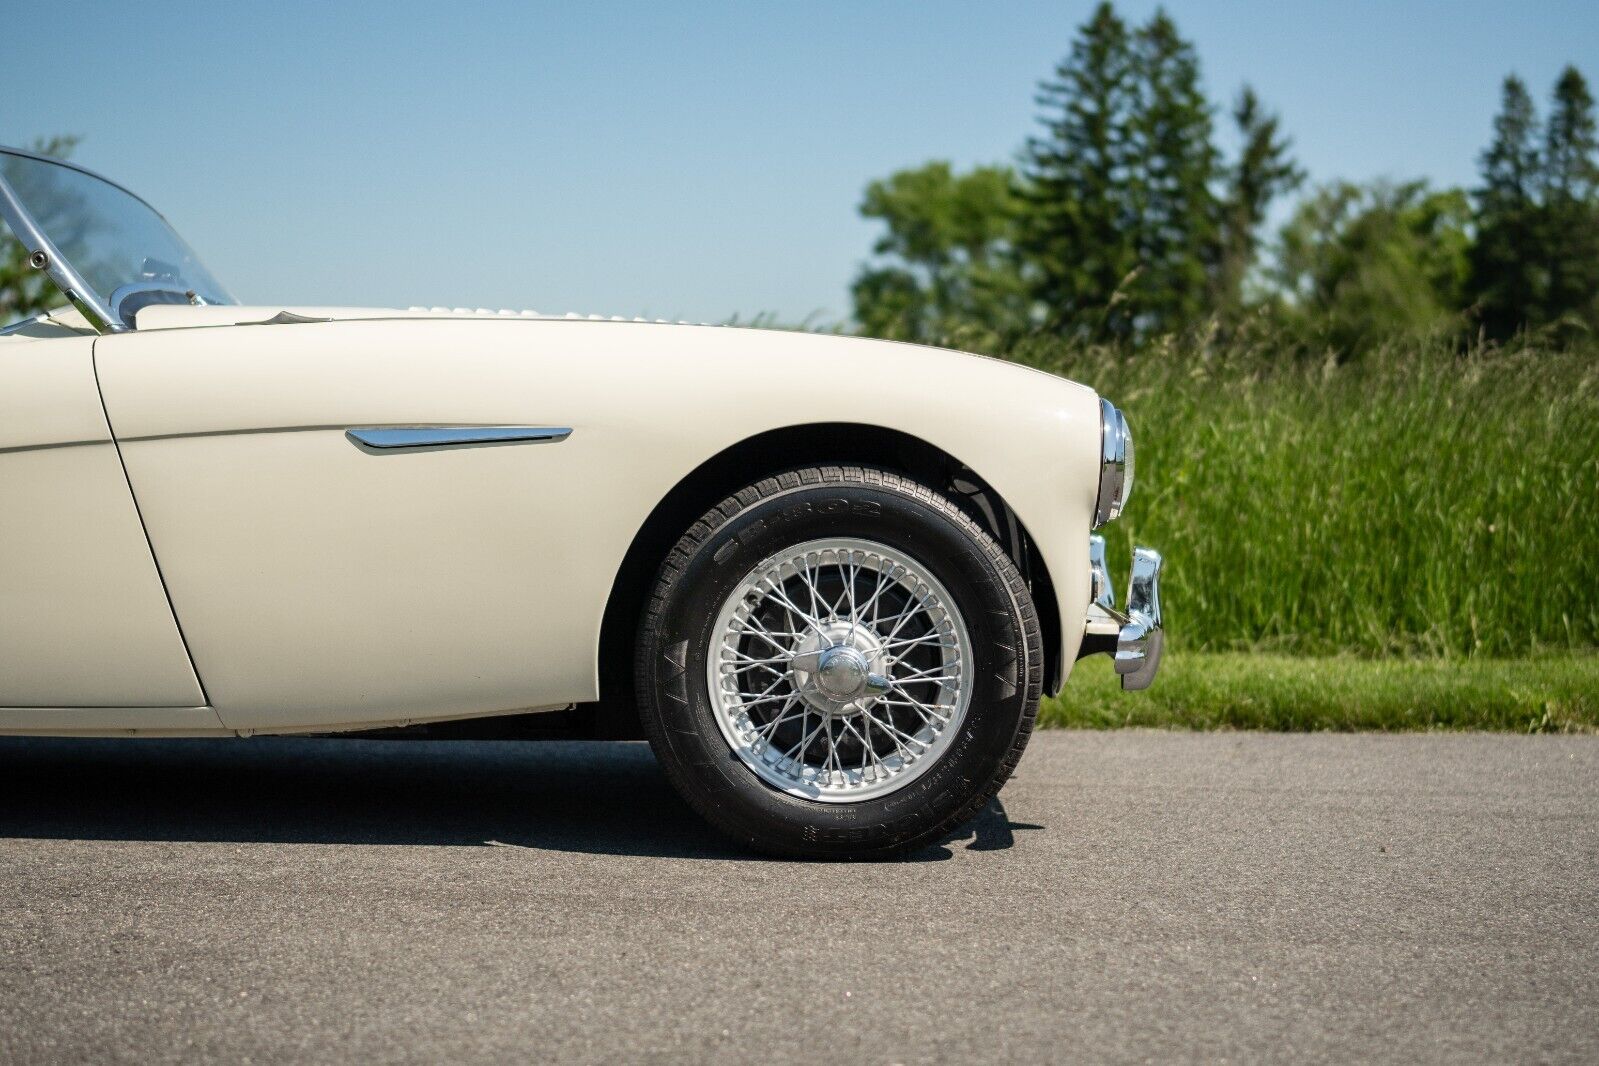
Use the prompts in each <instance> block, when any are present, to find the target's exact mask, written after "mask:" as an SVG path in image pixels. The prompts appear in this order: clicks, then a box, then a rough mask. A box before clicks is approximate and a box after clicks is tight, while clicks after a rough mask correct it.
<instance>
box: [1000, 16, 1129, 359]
mask: <svg viewBox="0 0 1599 1066" xmlns="http://www.w3.org/2000/svg"><path fill="white" fill-rule="evenodd" d="M1135 73H1136V72H1135V60H1134V55H1133V48H1132V39H1131V35H1130V33H1129V31H1128V29H1127V25H1126V23H1124V22H1123V21H1122V19H1121V17H1120V16H1119V15H1117V14H1116V10H1115V8H1114V7H1112V5H1111V4H1109V3H1108V2H1107V3H1101V4H1100V5H1099V7H1097V8H1096V9H1095V10H1094V13H1093V15H1092V16H1091V17H1090V18H1089V20H1088V21H1087V22H1086V23H1084V24H1083V25H1082V26H1081V27H1080V28H1079V29H1078V32H1077V38H1076V40H1074V41H1073V42H1072V47H1071V53H1070V54H1069V55H1068V56H1067V58H1066V59H1065V60H1063V61H1062V62H1061V63H1060V64H1059V65H1058V66H1057V67H1056V68H1055V71H1054V76H1053V77H1052V78H1050V79H1048V80H1046V81H1044V82H1043V83H1042V84H1041V85H1040V86H1039V91H1038V96H1037V103H1038V106H1039V108H1040V109H1041V111H1042V114H1041V115H1040V116H1039V121H1040V123H1041V124H1042V125H1043V127H1044V133H1043V135H1041V136H1037V137H1034V138H1031V139H1030V140H1029V141H1028V144H1027V148H1026V167H1025V175H1026V179H1027V186H1026V187H1027V196H1028V206H1027V214H1026V226H1025V230H1024V234H1023V242H1022V250H1023V253H1024V255H1025V257H1026V259H1027V262H1028V265H1029V267H1030V268H1031V276H1032V282H1033V284H1032V291H1033V295H1034V297H1035V298H1036V299H1037V300H1038V301H1039V303H1040V304H1041V305H1042V307H1043V309H1044V316H1045V325H1046V327H1047V328H1048V329H1050V330H1051V331H1053V332H1057V333H1086V334H1092V335H1096V336H1108V337H1128V336H1131V335H1132V332H1133V326H1134V319H1135V315H1136V312H1135V309H1134V308H1133V307H1132V306H1131V305H1130V304H1129V303H1128V302H1127V301H1126V300H1125V299H1124V298H1123V297H1124V284H1126V283H1128V282H1129V281H1130V280H1132V278H1133V275H1134V272H1135V269H1136V267H1137V266H1138V242H1137V240H1136V235H1135V233H1134V226H1135V225H1136V222H1137V218H1138V209H1139V206H1140V203H1139V196H1138V194H1137V191H1136V190H1135V189H1134V188H1133V185H1132V180H1133V172H1134V169H1135V163H1136V153H1137V148H1136V146H1135V144H1134V134H1133V122H1134V115H1135V110H1136V107H1137V101H1138V85H1137V82H1136V77H1135Z"/></svg>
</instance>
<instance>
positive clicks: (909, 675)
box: [635, 467, 1043, 858]
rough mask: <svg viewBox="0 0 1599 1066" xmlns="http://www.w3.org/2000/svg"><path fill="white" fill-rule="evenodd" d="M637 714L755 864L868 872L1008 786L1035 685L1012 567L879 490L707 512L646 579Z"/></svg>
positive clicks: (973, 526)
mask: <svg viewBox="0 0 1599 1066" xmlns="http://www.w3.org/2000/svg"><path fill="white" fill-rule="evenodd" d="M637 655H638V660H637V668H636V670H635V676H636V678H637V682H638V690H639V691H638V696H639V706H640V708H641V711H642V714H643V719H644V727H645V730H646V733H647V734H648V736H649V738H650V744H651V746H652V747H653V748H654V750H655V752H656V755H657V756H658V757H659V759H660V760H661V763H662V765H663V766H664V767H665V769H666V773H667V776H668V777H669V778H670V779H671V781H672V783H673V784H674V785H675V786H676V787H677V789H678V791H679V792H681V793H682V795H683V796H684V798H685V799H687V800H688V802H689V803H690V804H692V805H693V806H694V807H695V808H696V809H697V810H698V811H699V812H700V813H701V814H703V815H704V816H705V817H706V818H707V819H708V820H710V821H711V822H712V823H713V824H714V825H716V826H717V827H719V828H720V829H722V830H724V831H725V832H727V833H729V834H731V835H732V836H734V837H735V838H737V839H739V840H741V841H743V842H745V843H747V844H749V845H751V846H753V847H756V848H759V849H761V850H764V851H768V852H772V853H775V854H780V855H789V856H801V857H809V858H868V857H878V856H884V855H888V854H891V853H895V852H900V851H905V850H909V849H912V848H915V847H918V846H921V845H924V844H928V843H931V842H933V841H934V840H936V839H938V838H939V837H940V836H941V835H943V834H945V833H947V832H948V831H949V830H951V829H953V828H955V827H956V826H958V825H959V824H961V823H962V822H964V821H966V820H967V819H968V818H970V817H972V816H973V815H975V814H976V813H977V812H978V811H979V810H980V809H981V808H982V807H983V805H984V804H986V803H987V802H988V801H989V800H990V799H991V798H992V797H993V796H994V794H995V793H996V792H998V791H999V788H1000V786H1001V785H1003V784H1004V783H1005V780H1006V779H1007V778H1008V777H1009V776H1010V774H1011V771H1012V770H1014V769H1015V766H1016V762H1017V760H1018V759H1020V758H1021V754H1022V750H1023V748H1024V747H1025V746H1026V743H1027V739H1028V737H1029V735H1030V734H1031V733H1032V728H1033V720H1034V717H1035V716H1036V714H1037V710H1038V697H1039V688H1040V684H1041V680H1042V676H1043V649H1042V642H1041V638H1040V635H1039V627H1038V618H1037V614H1036V612H1035V611H1034V609H1033V603H1032V599H1031V597H1030V596H1029V595H1028V592H1027V588H1026V585H1025V583H1024V581H1023V580H1022V577H1021V575H1020V574H1019V573H1018V572H1017V570H1016V567H1015V566H1014V564H1013V563H1012V562H1011V560H1010V559H1009V558H1008V557H1007V556H1006V555H1005V553H1004V552H1003V551H1002V550H1001V549H1000V548H999V546H998V545H997V544H995V543H994V541H993V539H992V538H990V537H989V536H988V535H987V534H986V533H985V532H984V531H983V530H982V528H981V527H979V526H978V525H977V523H976V522H974V521H973V520H972V519H971V518H970V517H969V516H967V515H966V514H965V513H964V512H962V511H961V510H960V509H959V508H958V507H956V506H955V505H954V504H952V503H950V502H949V501H948V500H946V499H944V498H943V497H942V496H940V495H938V494H937V493H935V492H933V491H932V490H930V489H928V488H926V487H925V486H922V485H919V484H917V483H915V482H913V481H909V480H907V479H905V478H902V477H899V476H897V475H895V474H890V473H885V472H882V471H877V470H870V469H866V470H862V469H858V468H853V467H843V468H837V467H824V468H819V469H806V470H797V471H793V472H791V473H786V474H782V475H779V476H777V477H773V478H767V479H765V480H763V481H760V482H759V483H757V484H755V485H752V486H750V487H749V488H746V489H744V490H742V491H741V492H739V493H737V494H736V495H734V496H732V497H730V498H729V499H727V500H724V501H723V502H722V503H721V504H719V505H718V506H717V507H715V508H713V509H712V510H711V511H710V512H708V513H707V514H706V515H705V516H704V517H703V518H701V519H700V520H699V521H698V522H696V523H695V524H694V526H693V527H692V528H691V529H690V530H689V531H688V532H687V533H686V534H684V536H683V538H682V539H681V540H680V541H679V542H678V543H677V545H676V547H674V548H673V549H672V551H671V553H670V554H669V555H668V556H667V559H666V561H665V562H664V563H663V564H662V566H661V570H660V574H659V577H658V578H657V581H656V586H655V590H654V593H653V595H652V597H651V599H650V602H649V606H648V607H647V609H646V611H645V613H644V617H643V619H642V622H641V625H640V631H639V639H638V645H637Z"/></svg>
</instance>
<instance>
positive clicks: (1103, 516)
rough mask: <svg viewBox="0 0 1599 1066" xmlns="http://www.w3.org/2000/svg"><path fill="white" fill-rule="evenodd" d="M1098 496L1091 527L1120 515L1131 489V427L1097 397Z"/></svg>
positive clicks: (1122, 415) (1108, 404) (1098, 525)
mask: <svg viewBox="0 0 1599 1066" xmlns="http://www.w3.org/2000/svg"><path fill="white" fill-rule="evenodd" d="M1099 436H1100V464H1099V497H1098V499H1097V500H1096V501H1095V503H1094V528H1096V529H1097V528H1099V527H1100V526H1102V525H1104V524H1105V523H1106V522H1112V521H1114V520H1115V519H1116V518H1117V517H1119V516H1120V515H1121V513H1122V511H1123V509H1125V508H1126V506H1127V498H1128V497H1129V496H1131V495H1132V492H1133V431H1132V429H1131V428H1130V427H1129V426H1128V425H1127V416H1126V415H1124V414H1122V413H1121V411H1119V410H1118V409H1117V407H1116V405H1115V404H1113V403H1111V402H1110V401H1109V400H1107V399H1105V398H1104V397H1103V396H1101V397H1100V398H1099Z"/></svg>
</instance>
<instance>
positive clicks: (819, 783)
mask: <svg viewBox="0 0 1599 1066" xmlns="http://www.w3.org/2000/svg"><path fill="white" fill-rule="evenodd" d="M716 632H717V634H718V637H717V641H718V643H717V647H716V648H715V649H714V651H713V654H712V655H711V656H710V659H709V669H708V676H707V681H708V683H709V685H710V686H711V696H712V701H713V706H714V708H715V711H716V720H717V726H718V728H719V729H720V730H721V732H722V734H723V736H724V737H725V738H726V739H727V741H728V743H729V745H730V746H731V747H732V749H733V750H734V752H735V753H736V754H737V755H738V756H739V758H740V759H741V760H742V761H743V762H744V763H745V764H746V765H748V766H749V767H750V768H751V769H752V770H754V771H755V772H756V773H757V774H758V775H759V776H760V777H762V778H763V779H765V780H766V781H767V783H769V784H771V785H773V786H775V787H777V788H780V789H782V790H784V791H786V792H789V793H791V794H794V795H797V796H802V797H804V798H807V799H812V800H818V801H822V802H851V801H857V800H862V799H867V798H870V797H872V796H875V795H881V794H883V793H886V792H890V791H893V790H894V789H896V788H900V787H903V786H904V785H906V784H908V783H909V782H910V781H911V780H913V779H914V778H915V777H917V776H918V775H920V773H921V772H922V771H923V770H925V769H926V768H927V767H928V766H930V765H932V763H933V762H934V761H936V759H937V757H938V755H939V754H941V753H942V751H943V750H944V749H945V748H947V747H948V746H949V744H950V743H951V741H952V740H953V738H954V737H955V736H956V735H957V733H958V726H959V720H960V718H961V717H962V716H963V715H964V713H965V708H966V704H967V702H968V701H969V698H970V692H969V683H968V681H967V680H966V678H967V677H968V675H969V674H970V670H971V667H970V664H969V662H968V660H969V658H970V648H971V644H970V639H969V637H968V636H967V633H966V629H965V625H964V622H963V621H962V619H961V617H960V613H959V611H958V610H956V608H955V604H954V602H953V600H952V599H951V598H950V595H949V593H948V592H947V591H946V590H945V589H944V588H943V586H942V585H941V584H939V583H938V581H937V579H936V578H934V577H933V576H932V574H931V573H929V572H928V571H927V569H926V568H925V567H923V566H922V565H921V564H920V563H918V562H917V561H916V560H914V559H911V558H909V557H907V556H904V555H903V554H901V553H899V552H898V551H897V550H896V549H891V548H888V547H886V546H885V545H882V544H878V543H875V542H871V541H859V540H842V539H841V540H836V541H812V542H810V543H807V544H803V545H799V546H796V547H795V548H793V549H791V550H789V551H785V552H780V553H778V554H777V555H774V556H772V557H770V558H768V559H766V560H764V561H763V562H762V563H760V565H758V566H756V567H755V568H754V569H753V570H751V571H750V573H749V574H748V575H747V576H746V577H745V578H744V580H743V581H742V582H740V583H739V584H738V585H737V586H736V588H735V589H734V590H733V591H732V593H731V594H730V595H729V596H728V598H727V599H726V601H725V602H724V605H723V609H722V612H721V616H720V618H719V619H718V621H717V626H716Z"/></svg>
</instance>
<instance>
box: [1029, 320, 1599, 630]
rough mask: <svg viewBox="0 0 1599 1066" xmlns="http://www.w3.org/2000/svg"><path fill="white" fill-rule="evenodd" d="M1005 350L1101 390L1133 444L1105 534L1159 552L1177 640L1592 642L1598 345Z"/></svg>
mask: <svg viewBox="0 0 1599 1066" xmlns="http://www.w3.org/2000/svg"><path fill="white" fill-rule="evenodd" d="M1013 357H1015V358H1018V359H1019V360H1020V361H1025V362H1030V363H1032V364H1034V365H1038V366H1041V367H1042V368H1045V369H1049V370H1053V371H1056V372H1059V373H1063V374H1065V375H1066V376H1068V377H1071V378H1074V379H1076V380H1079V381H1083V382H1085V383H1087V384H1089V385H1092V386H1094V387H1095V388H1097V389H1099V390H1100V392H1101V393H1102V394H1103V395H1105V396H1108V397H1109V398H1111V399H1112V400H1114V401H1115V402H1116V403H1117V404H1118V405H1120V406H1121V407H1122V408H1123V409H1124V410H1125V411H1127V413H1128V416H1129V418H1130V420H1131V422H1132V427H1133V436H1134V441H1135V443H1136V445H1137V457H1138V476H1137V485H1136V489H1135V492H1134V495H1133V498H1132V501H1131V506H1130V508H1129V510H1128V512H1127V514H1126V515H1125V516H1124V517H1123V518H1122V519H1121V520H1119V521H1118V522H1115V523H1113V524H1112V525H1111V526H1110V527H1108V528H1107V529H1106V530H1104V532H1105V534H1106V539H1107V541H1108V542H1109V549H1110V553H1111V564H1112V573H1113V574H1125V573H1126V559H1127V554H1128V552H1129V551H1130V548H1131V544H1132V543H1133V542H1134V541H1135V540H1136V541H1137V542H1139V543H1142V544H1150V545H1153V546H1155V547H1158V548H1159V549H1160V550H1161V551H1162V552H1163V553H1164V554H1165V556H1166V560H1167V573H1166V576H1165V578H1164V579H1163V584H1162V591H1163V593H1164V597H1165V607H1166V611H1167V615H1168V618H1169V623H1170V626H1171V635H1172V640H1173V642H1174V646H1175V647H1177V648H1180V649H1183V650H1202V651H1228V650H1241V649H1249V650H1262V649H1264V650H1270V651H1278V652H1284V653H1293V654H1310V655H1330V654H1331V655H1346V654H1353V655H1363V656H1385V655H1405V656H1439V655H1451V656H1482V655H1487V656H1501V657H1503V656H1524V655H1529V654H1538V653H1541V652H1544V651H1547V650H1551V649H1566V650H1571V649H1588V648H1593V647H1595V646H1599V354H1596V353H1594V352H1579V353H1569V352H1568V353H1551V352H1541V351H1533V350H1526V351H1520V352H1514V353H1492V352H1489V353H1478V354H1475V355H1471V356H1466V357H1462V356H1460V355H1458V354H1456V353H1454V352H1451V351H1447V350H1445V349H1443V348H1441V347H1439V348H1429V347H1427V346H1424V345H1416V346H1413V347H1411V348H1409V349H1404V350H1397V351H1392V352H1388V353H1379V354H1378V355H1375V356H1373V357H1370V358H1368V359H1367V360H1365V361H1363V362H1362V363H1360V364H1357V365H1344V366H1336V365H1332V364H1328V365H1324V366H1322V365H1306V364H1304V363H1302V362H1273V361H1272V360H1271V358H1270V357H1269V353H1266V352H1262V351H1250V350H1242V349H1240V348H1238V347H1236V346H1235V347H1230V348H1227V349H1221V350H1211V349H1208V348H1207V347H1205V346H1204V344H1203V343H1199V342H1196V343H1195V344H1194V345H1192V346H1191V347H1189V348H1182V347H1180V346H1176V345H1174V346H1172V347H1170V348H1167V349H1160V348H1155V349H1152V350H1148V349H1146V350H1144V351H1140V352H1138V353H1135V354H1133V355H1130V356H1129V355H1124V354H1119V353H1115V354H1113V353H1104V352H1096V351H1094V350H1091V349H1090V350H1080V349H1066V350H1060V349H1058V348H1044V349H1042V350H1034V351H1027V350H1023V351H1020V352H1016V353H1013Z"/></svg>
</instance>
